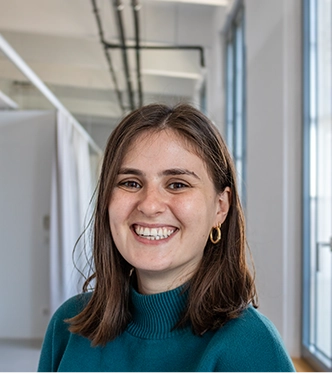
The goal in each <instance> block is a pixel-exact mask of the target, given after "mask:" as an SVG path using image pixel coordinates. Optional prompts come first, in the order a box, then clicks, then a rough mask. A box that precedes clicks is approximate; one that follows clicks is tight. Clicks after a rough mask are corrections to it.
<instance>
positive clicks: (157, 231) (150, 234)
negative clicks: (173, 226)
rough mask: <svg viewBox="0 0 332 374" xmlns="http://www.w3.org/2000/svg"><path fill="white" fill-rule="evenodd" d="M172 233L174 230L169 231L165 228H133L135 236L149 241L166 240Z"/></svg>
mask: <svg viewBox="0 0 332 374" xmlns="http://www.w3.org/2000/svg"><path fill="white" fill-rule="evenodd" d="M174 231H175V230H169V229H167V228H166V227H160V228H152V229H150V228H148V227H142V226H135V232H136V234H137V235H139V236H142V237H144V238H146V239H149V240H160V239H166V238H168V237H169V236H170V235H172V234H173V232H174Z"/></svg>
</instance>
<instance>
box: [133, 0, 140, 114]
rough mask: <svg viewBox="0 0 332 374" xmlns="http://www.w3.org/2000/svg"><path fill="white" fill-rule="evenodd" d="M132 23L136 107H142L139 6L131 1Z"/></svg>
mask: <svg viewBox="0 0 332 374" xmlns="http://www.w3.org/2000/svg"><path fill="white" fill-rule="evenodd" d="M131 6H132V8H133V15H134V23H135V47H136V72H137V73H136V74H137V88H138V105H139V107H141V106H142V105H143V90H142V75H141V58H140V28H139V10H140V9H141V6H140V4H139V1H138V0H132V1H131Z"/></svg>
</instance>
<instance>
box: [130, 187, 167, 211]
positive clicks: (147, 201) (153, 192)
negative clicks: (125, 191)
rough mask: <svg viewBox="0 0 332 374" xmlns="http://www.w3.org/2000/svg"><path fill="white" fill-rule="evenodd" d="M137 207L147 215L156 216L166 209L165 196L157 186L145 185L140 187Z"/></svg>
mask: <svg viewBox="0 0 332 374" xmlns="http://www.w3.org/2000/svg"><path fill="white" fill-rule="evenodd" d="M137 209H138V210H139V211H140V212H141V213H143V214H144V215H145V216H147V217H153V216H156V215H158V214H160V213H162V212H164V211H165V210H166V201H165V196H163V193H162V191H160V189H159V188H158V186H145V187H144V188H143V189H142V191H141V194H140V200H139V202H138V205H137Z"/></svg>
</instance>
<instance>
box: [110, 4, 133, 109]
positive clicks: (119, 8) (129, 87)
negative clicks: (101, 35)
mask: <svg viewBox="0 0 332 374" xmlns="http://www.w3.org/2000/svg"><path fill="white" fill-rule="evenodd" d="M113 6H114V10H115V14H116V19H117V25H118V32H119V34H120V40H121V44H120V48H121V50H122V59H123V65H124V69H125V75H126V81H127V90H128V97H129V104H130V108H131V110H134V108H135V105H134V94H133V89H132V85H131V76H130V72H129V64H128V56H127V47H126V38H125V32H124V28H123V22H122V10H123V4H122V2H121V0H113ZM104 45H105V44H104Z"/></svg>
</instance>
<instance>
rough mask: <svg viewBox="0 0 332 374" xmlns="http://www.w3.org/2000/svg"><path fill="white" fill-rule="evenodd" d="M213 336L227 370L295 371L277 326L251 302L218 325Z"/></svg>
mask: <svg viewBox="0 0 332 374" xmlns="http://www.w3.org/2000/svg"><path fill="white" fill-rule="evenodd" d="M213 340H214V344H215V348H216V350H217V352H218V353H217V352H216V353H217V355H220V356H219V358H221V359H222V361H223V364H224V363H228V365H229V367H230V369H229V371H294V367H293V364H292V362H291V360H290V357H289V355H288V353H287V351H286V349H285V346H284V343H283V341H282V339H281V336H280V334H279V332H278V330H277V329H276V327H275V326H274V325H273V323H272V322H271V321H270V320H269V319H268V318H267V317H266V316H264V315H263V314H262V313H260V312H259V311H258V310H256V309H254V308H253V307H252V306H249V307H248V308H247V309H245V310H244V311H243V312H242V314H241V315H240V316H239V317H238V318H236V319H234V320H231V321H229V322H228V323H227V324H226V325H225V326H223V327H222V328H221V329H219V330H218V331H217V332H216V334H215V335H214V339H213ZM217 347H218V348H217Z"/></svg>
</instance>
